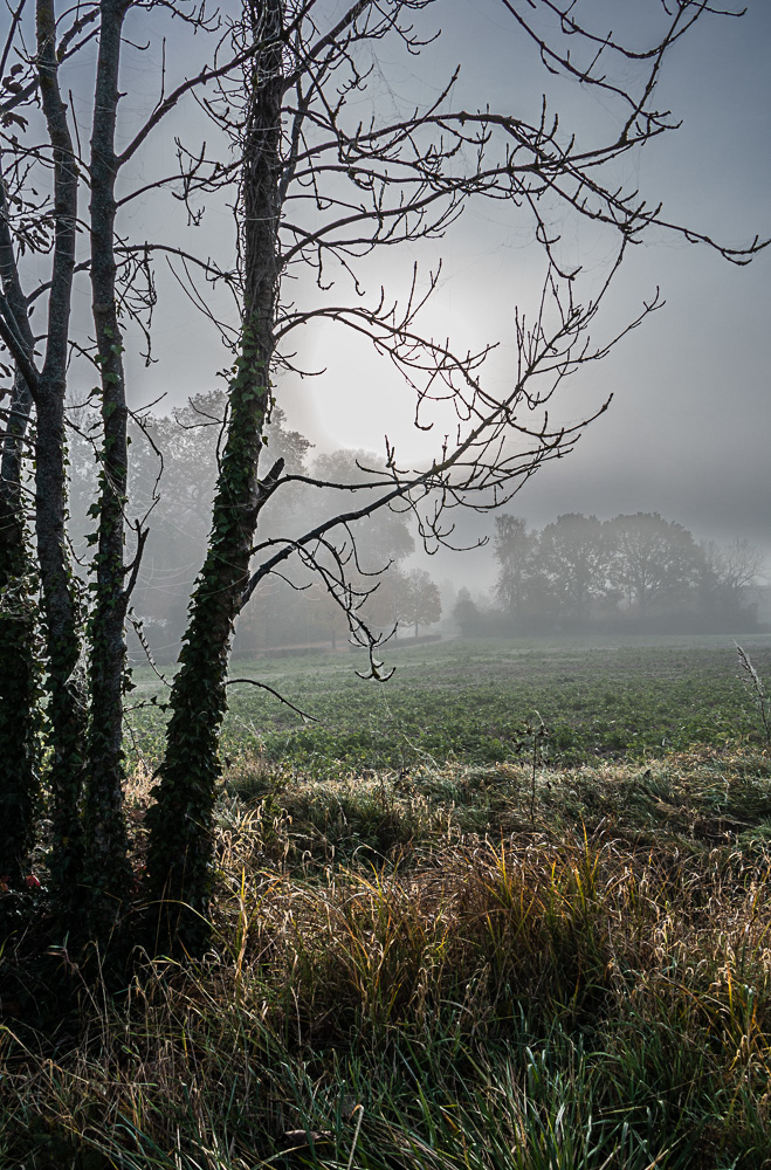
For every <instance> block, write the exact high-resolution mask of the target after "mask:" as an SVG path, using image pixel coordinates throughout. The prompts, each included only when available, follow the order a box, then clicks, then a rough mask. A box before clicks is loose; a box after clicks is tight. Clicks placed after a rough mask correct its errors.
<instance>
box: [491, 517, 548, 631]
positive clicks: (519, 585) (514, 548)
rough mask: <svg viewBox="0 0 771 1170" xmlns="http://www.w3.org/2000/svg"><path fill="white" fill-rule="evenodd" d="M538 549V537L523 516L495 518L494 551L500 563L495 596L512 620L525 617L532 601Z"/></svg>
mask: <svg viewBox="0 0 771 1170" xmlns="http://www.w3.org/2000/svg"><path fill="white" fill-rule="evenodd" d="M537 547H538V539H537V536H536V534H535V533H533V532H529V531H528V529H527V525H526V523H525V521H524V520H523V519H522V518H521V517H520V516H510V515H507V514H504V515H502V516H496V517H495V537H494V542H493V550H494V553H495V559H496V560H497V562H498V578H497V580H496V584H495V595H496V597H497V599H498V601H499V602H500V603H501V605H502V607H503V609H504V610H505V611H506V612H507V613H509V614H511V615H512V616H513V617H519V616H521V615H522V613H523V612H524V610H525V608H526V606H527V603H528V600H529V599H530V596H531V593H532V580H533V574H534V571H535V569H534V563H533V561H534V557H535V554H536V550H537Z"/></svg>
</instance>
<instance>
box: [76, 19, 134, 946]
mask: <svg viewBox="0 0 771 1170" xmlns="http://www.w3.org/2000/svg"><path fill="white" fill-rule="evenodd" d="M126 7H127V6H126V4H125V3H124V0H117V2H116V0H102V4H101V26H100V36H99V55H98V59H97V72H96V88H95V94H94V124H93V133H92V138H91V168H90V173H91V205H90V211H91V216H90V223H91V293H92V310H93V317H94V326H95V330H96V341H97V351H98V362H99V368H100V372H101V411H102V450H101V460H100V461H101V466H100V475H99V481H100V493H99V503H98V515H99V530H98V545H97V553H96V558H95V578H94V581H93V582H92V589H93V593H94V600H93V608H92V613H91V620H90V626H89V642H90V652H91V660H90V687H91V693H90V710H91V721H90V727H89V737H88V770H87V780H86V796H85V803H84V813H83V823H84V834H85V846H86V874H85V877H86V882H87V886H88V900H89V906H90V917H91V928H92V933H93V934H94V935H95V937H97V938H103V937H105V935H106V934H109V932H110V930H111V928H112V925H113V923H114V920H115V917H116V915H117V912H118V910H119V908H120V905H121V902H122V901H123V900H124V899H125V897H126V895H127V893H128V890H129V885H130V876H131V874H130V866H129V862H128V841H127V838H126V830H125V821H124V816H123V783H124V779H125V768H124V755H123V689H124V682H125V676H126V639H125V631H124V624H125V618H126V606H127V597H126V591H125V577H126V574H125V566H124V545H125V519H124V513H125V507H126V479H127V452H128V448H127V443H126V422H127V411H126V394H125V379H124V369H123V344H122V333H121V330H120V326H119V323H118V311H117V299H116V287H115V283H116V262H115V243H114V241H115V231H114V229H115V213H116V199H115V181H116V176H117V172H118V165H117V159H116V154H115V123H116V116H117V108H118V100H119V93H118V71H119V66H120V49H121V36H122V29H123V20H124V16H125V13H126Z"/></svg>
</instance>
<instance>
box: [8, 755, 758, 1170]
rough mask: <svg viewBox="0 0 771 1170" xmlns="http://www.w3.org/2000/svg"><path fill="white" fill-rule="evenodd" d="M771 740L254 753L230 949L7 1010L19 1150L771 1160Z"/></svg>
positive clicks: (13, 1134) (225, 1162) (25, 1155)
mask: <svg viewBox="0 0 771 1170" xmlns="http://www.w3.org/2000/svg"><path fill="white" fill-rule="evenodd" d="M764 761H765V757H762V756H747V755H744V756H736V755H735V756H731V757H727V756H726V757H719V756H716V755H714V754H708V753H694V754H693V755H692V756H690V757H679V758H676V759H671V760H669V761H667V762H666V763H655V762H652V763H651V764H650V766H649V767H648V768H647V769H642V770H641V769H639V768H638V769H634V768H624V767H623V766H611V765H606V766H603V767H601V768H599V769H595V770H590V769H581V770H577V771H575V772H571V773H559V774H556V773H546V772H544V773H541V774H539V776H538V778H537V804H536V808H535V809H534V810H533V815H532V816H531V815H530V781H531V773H530V770H529V769H528V768H527V767H523V768H521V769H517V768H513V767H509V768H498V769H489V770H487V771H484V772H483V771H480V770H477V771H476V772H473V771H470V770H468V769H463V768H460V767H457V768H453V767H451V766H448V767H447V768H445V769H436V770H433V771H431V772H430V773H429V772H426V773H425V774H424V775H422V776H415V777H408V776H404V775H397V774H393V775H374V776H373V775H369V776H367V777H364V778H355V777H346V778H341V779H339V780H337V781H331V782H329V783H328V784H323V785H322V784H318V783H314V782H313V781H311V780H306V779H304V778H302V777H281V776H280V775H279V774H274V773H272V772H271V770H270V769H269V768H267V767H266V766H265V765H263V764H257V765H249V764H248V763H242V764H241V765H240V768H241V771H240V773H238V774H233V775H232V776H231V777H230V780H229V785H228V790H227V791H226V792H224V793H223V797H222V800H221V803H220V808H219V824H218V864H219V872H218V886H219V888H218V896H217V900H216V904H215V907H214V913H213V928H214V930H213V939H214V946H213V949H212V953H211V954H210V955H209V956H208V958H207V960H206V961H205V962H204V963H203V964H201V965H200V966H198V967H195V968H189V969H183V968H182V967H179V966H176V965H173V964H170V963H164V962H161V961H153V962H150V961H148V962H146V963H145V964H143V965H141V966H140V967H139V968H138V970H137V972H136V974H135V977H134V978H133V980H132V983H131V986H130V987H129V988H128V989H127V990H126V991H125V993H124V994H123V995H122V996H118V997H113V998H109V999H108V998H107V997H106V995H101V994H100V993H99V992H98V991H95V990H94V989H93V987H92V988H90V989H89V990H88V991H86V989H85V987H84V989H83V996H82V1000H81V1005H80V1009H79V1012H78V1015H77V1028H76V1029H75V1028H74V1027H73V1026H72V1021H70V1026H69V1027H68V1029H63V1030H62V1031H61V1032H60V1033H59V1034H58V1035H57V1034H54V1035H53V1036H50V1035H49V1036H43V1035H39V1034H33V1033H24V1034H22V1033H21V1032H20V1031H19V1030H18V1029H15V1028H14V1027H13V1026H12V1025H11V1024H9V1025H8V1026H7V1027H6V1028H5V1029H4V1030H3V1031H2V1033H0V1042H1V1044H2V1057H1V1059H2V1074H3V1080H2V1082H0V1087H1V1088H2V1092H3V1101H2V1107H1V1108H0V1165H8V1166H25V1167H27V1168H28V1170H33V1168H34V1170H44V1168H47V1167H49V1166H51V1167H53V1166H73V1167H82V1168H83V1170H91V1168H99V1170H101V1168H102V1167H110V1166H111V1167H120V1168H125V1170H132V1168H139V1167H142V1168H143V1170H144V1168H145V1167H147V1168H150V1167H169V1168H171V1167H173V1168H175V1170H180V1168H184V1170H188V1168H189V1170H193V1168H197V1167H206V1168H210V1170H246V1168H247V1167H248V1168H254V1167H257V1166H268V1165H270V1166H275V1165H280V1166H282V1165H287V1166H288V1165H298V1164H307V1165H317V1166H319V1165H323V1166H329V1167H332V1166H341V1167H348V1170H352V1168H353V1167H354V1166H356V1167H375V1168H380V1167H385V1166H388V1167H428V1168H431V1167H437V1168H442V1170H445V1168H451V1167H452V1168H455V1167H458V1168H460V1167H465V1168H467V1170H477V1168H482V1167H484V1168H488V1170H497V1168H499V1167H500V1168H501V1170H503V1168H504V1167H505V1168H507V1170H508V1168H509V1167H521V1168H522V1170H525V1168H533V1170H535V1168H539V1167H550V1168H555V1170H558V1168H562V1167H564V1168H566V1170H567V1168H568V1167H570V1168H571V1170H572V1168H577V1167H586V1168H587V1170H594V1168H596V1170H601V1168H612V1167H618V1168H619V1170H620V1168H622V1167H623V1168H624V1170H645V1168H647V1167H653V1166H664V1167H668V1168H669V1167H673V1168H680V1167H694V1168H699V1170H701V1168H708V1167H714V1168H715V1170H717V1168H718V1167H721V1168H722V1167H726V1168H727V1167H729V1166H734V1167H737V1168H738V1167H747V1168H748V1170H749V1168H752V1170H758V1168H760V1167H763V1166H769V1165H771V1154H770V1151H771V1117H770V1116H769V1110H770V1109H771V1099H770V1097H769V1085H771V1067H769V1065H770V1062H771V934H770V932H771V899H769V866H770V865H771V855H769V853H768V852H767V850H766V847H765V836H764V833H765V824H766V820H765V817H766V804H767V801H768V797H767V790H768V780H767V771H766V770H765V769H766V763H765V762H764ZM239 793H240V795H239ZM137 831H138V832H141V817H139V818H138V828H137ZM289 1151H292V1152H289ZM3 1159H5V1160H3Z"/></svg>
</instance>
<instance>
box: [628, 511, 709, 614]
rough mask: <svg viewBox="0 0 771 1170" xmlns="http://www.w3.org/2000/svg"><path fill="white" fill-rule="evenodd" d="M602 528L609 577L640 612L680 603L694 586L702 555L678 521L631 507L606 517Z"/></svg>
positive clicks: (701, 565)
mask: <svg viewBox="0 0 771 1170" xmlns="http://www.w3.org/2000/svg"><path fill="white" fill-rule="evenodd" d="M605 531H606V534H607V539H608V547H609V562H608V577H609V580H610V582H611V584H613V585H615V586H616V587H617V588H618V589H619V590H620V591H621V593H622V595H623V597H624V599H625V602H626V605H627V607H628V608H629V609H631V610H634V611H636V612H637V613H638V614H639V615H640V616H641V617H647V616H648V615H650V614H651V613H652V612H654V611H655V610H656V609H661V608H662V607H672V606H673V605H677V604H678V603H682V602H683V601H685V600H686V599H687V598H688V596H689V594H692V593H693V591H694V590H695V589H696V587H697V586H698V583H699V580H700V576H701V573H702V569H703V564H704V554H703V552H702V550H701V549H700V548H699V546H698V545H697V543H696V541H695V540H694V538H693V536H692V534H691V533H690V532H689V531H688V529H687V528H684V527H683V525H682V524H677V523H675V522H674V521H671V520H664V519H662V517H661V516H660V515H659V514H658V513H657V512H654V513H650V512H637V513H635V514H634V515H629V516H616V517H614V518H613V519H612V520H609V521H607V523H606V526H605Z"/></svg>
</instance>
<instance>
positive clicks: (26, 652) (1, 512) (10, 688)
mask: <svg viewBox="0 0 771 1170" xmlns="http://www.w3.org/2000/svg"><path fill="white" fill-rule="evenodd" d="M25 319H26V314H25ZM29 407H30V397H29V391H28V388H27V385H26V382H24V380H23V379H22V378H21V377H20V376H19V375H18V374H17V376H16V379H15V384H14V393H13V396H12V399H11V414H10V418H9V422H8V426H7V428H6V433H5V435H4V436H3V444H2V459H1V460H0V760H2V770H3V776H2V784H1V785H0V877H2V878H3V879H4V880H5V881H6V882H8V883H10V884H11V886H20V885H21V882H22V880H23V878H24V876H25V872H29V867H28V864H27V858H28V856H29V852H30V849H31V848H32V845H33V842H34V818H35V811H36V804H37V798H38V791H39V773H38V759H37V729H38V715H37V702H38V685H39V678H38V671H37V664H36V662H35V636H36V628H37V622H36V608H37V607H36V603H35V599H34V594H33V573H32V564H31V561H30V556H29V549H28V545H27V534H26V526H25V522H24V509H23V505H22V488H21V477H22V474H23V467H24V462H23V459H22V444H23V442H24V438H25V431H26V429H27V420H28V417H29Z"/></svg>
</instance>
